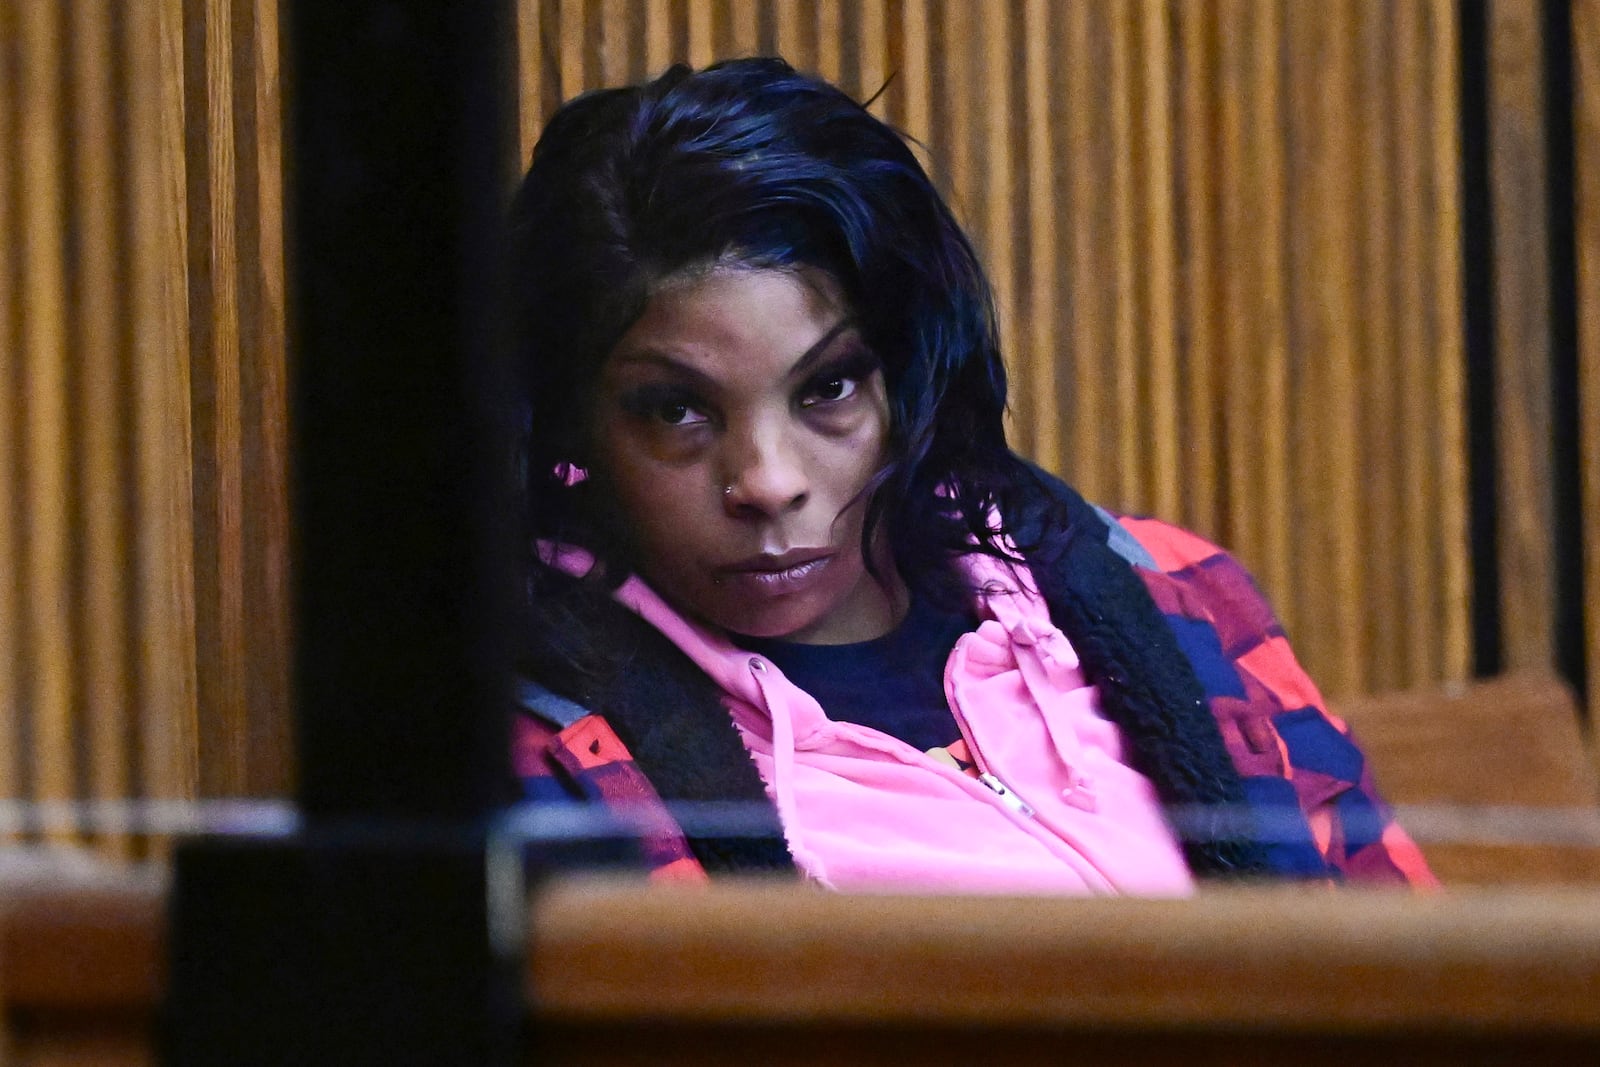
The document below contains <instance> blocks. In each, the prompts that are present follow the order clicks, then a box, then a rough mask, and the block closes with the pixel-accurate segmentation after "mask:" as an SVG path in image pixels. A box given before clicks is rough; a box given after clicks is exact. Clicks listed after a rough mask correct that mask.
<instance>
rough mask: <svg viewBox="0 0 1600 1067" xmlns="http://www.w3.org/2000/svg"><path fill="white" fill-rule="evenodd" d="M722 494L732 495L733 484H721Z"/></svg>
mask: <svg viewBox="0 0 1600 1067" xmlns="http://www.w3.org/2000/svg"><path fill="white" fill-rule="evenodd" d="M722 495H723V496H732V495H733V486H731V485H725V486H723V487H722Z"/></svg>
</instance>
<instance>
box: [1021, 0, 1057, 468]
mask: <svg viewBox="0 0 1600 1067" xmlns="http://www.w3.org/2000/svg"><path fill="white" fill-rule="evenodd" d="M1050 13H1051V8H1050V5H1049V4H1048V3H1046V2H1045V0H1028V3H1027V6H1026V7H1025V8H1024V10H1023V29H1022V33H1023V41H1024V43H1025V44H1024V52H1023V70H1024V73H1023V86H1024V88H1023V94H1022V95H1023V99H1024V100H1025V101H1026V105H1027V108H1028V133H1027V167H1028V202H1027V218H1028V224H1029V227H1028V228H1029V235H1028V237H1029V239H1028V263H1027V270H1026V271H1025V272H1024V277H1025V278H1026V279H1027V281H1026V287H1027V294H1026V295H1027V299H1026V301H1025V303H1024V304H1023V306H1024V307H1025V308H1026V311H1025V314H1026V315H1027V322H1026V324H1025V329H1026V334H1025V336H1026V337H1027V349H1026V350H1027V352H1028V353H1029V354H1030V356H1031V358H1029V359H1028V360H1027V361H1026V363H1025V364H1024V369H1025V370H1026V371H1027V374H1026V376H1025V380H1026V383H1027V386H1026V388H1027V392H1028V394H1029V397H1030V402H1029V410H1030V412H1031V424H1032V428H1033V433H1032V435H1031V440H1030V441H1029V442H1028V445H1029V451H1030V452H1032V454H1033V455H1035V456H1038V457H1040V459H1041V461H1042V462H1044V463H1046V464H1049V465H1051V466H1056V465H1057V464H1059V462H1060V452H1061V416H1060V411H1059V410H1058V408H1057V406H1056V403H1055V399H1056V396H1057V392H1058V390H1059V382H1058V380H1057V376H1056V370H1057V367H1058V366H1059V361H1058V359H1057V358H1056V352H1057V349H1058V344H1057V323H1058V322H1059V321H1060V319H1061V311H1060V308H1059V306H1058V290H1059V288H1060V285H1059V280H1058V277H1057V275H1058V270H1057V256H1056V253H1057V243H1058V241H1059V234H1058V229H1057V225H1056V189H1055V145H1054V139H1053V132H1054V122H1053V119H1052V108H1051V103H1052V99H1051V97H1052V93H1051V87H1050V63H1051V47H1050V44H1051V41H1052V40H1053V38H1052V29H1053V27H1052V26H1051V24H1050ZM1046 353H1048V356H1047V355H1046ZM1018 377H1019V379H1021V378H1024V376H1023V375H1018Z"/></svg>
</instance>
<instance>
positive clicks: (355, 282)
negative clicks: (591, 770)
mask: <svg viewBox="0 0 1600 1067" xmlns="http://www.w3.org/2000/svg"><path fill="white" fill-rule="evenodd" d="M505 6H506V5H504V4H502V3H497V2H493V0H475V2H464V3H437V2H422V0H414V2H409V3H405V2H397V0H339V2H338V3H297V4H291V5H289V7H288V11H289V12H290V24H289V26H288V27H287V29H288V31H289V32H288V33H287V34H286V38H285V39H286V40H287V42H288V43H289V45H290V48H291V49H292V51H291V53H290V55H289V56H288V57H287V60H288V64H287V65H288V66H289V68H290V70H291V72H292V76H293V79H294V83H293V86H292V92H291V113H292V115H293V124H292V126H293V131H294V134H293V141H292V149H291V153H292V154H291V159H292V167H293V176H294V183H293V194H292V196H293V203H292V218H293V223H294V224H293V230H292V233H291V242H290V247H291V250H292V256H293V280H294V283H295V285H294V292H293V299H294V333H293V336H294V338H295V341H296V345H295V354H294V367H293V376H294V383H295V385H294V409H293V423H294V440H295V447H296V452H295V460H296V467H295V469H296V482H295V490H296V492H295V498H294V504H295V508H294V515H295V521H296V530H297V535H298V550H299V554H298V563H297V567H298V581H297V586H298V603H297V615H296V637H295V645H296V652H295V677H296V685H297V692H296V700H297V702H298V708H297V718H298V723H299V737H300V789H299V795H300V802H301V804H302V806H303V808H304V810H305V812H306V813H307V815H309V816H311V817H313V818H316V817H323V816H338V815H345V814H353V813H370V812H378V811H382V812H387V813H393V814H416V815H425V816H436V815H473V814H477V813H479V812H482V811H483V810H485V809H486V808H488V807H489V806H491V805H492V804H493V803H494V802H495V800H496V799H497V795H496V793H495V792H494V790H495V788H496V787H497V786H498V785H499V784H500V781H499V779H498V778H497V777H496V773H495V772H497V771H498V772H500V773H502V774H503V773H504V768H505V766H506V761H507V756H506V752H507V745H506V738H505V732H506V728H505V725H504V719H503V717H494V716H489V715H484V714H480V712H481V711H482V710H483V709H486V708H491V707H493V708H497V709H498V708H502V707H504V706H505V701H504V699H503V695H504V694H503V692H502V689H503V688H504V686H505V670H504V666H505V660H506V655H505V651H504V649H505V644H506V641H507V639H508V638H507V635H508V634H509V632H510V628H509V626H508V625H507V624H506V618H505V612H504V610H503V608H502V604H503V602H504V601H505V599H506V597H507V596H508V595H509V590H510V581H509V578H510V573H509V568H508V566H507V563H506V556H507V553H506V551H505V538H504V537H503V536H501V535H499V534H498V532H497V531H499V530H502V529H505V528H506V527H507V526H508V525H509V521H508V520H509V519H510V517H511V516H512V514H513V511H512V509H511V507H510V506H509V503H510V501H509V499H508V496H507V494H506V492H505V482H506V478H507V476H508V475H509V473H510V467H509V465H508V464H507V463H506V462H502V460H503V458H504V455H505V448H504V445H503V443H502V442H503V439H504V436H505V435H504V434H503V433H498V434H497V432H496V430H497V428H498V427H497V425H496V424H497V422H499V421H501V420H499V419H498V418H497V411H496V394H497V393H498V395H499V396H501V397H504V396H507V395H509V390H508V389H506V388H505V385H504V383H503V382H502V381H500V380H499V379H500V378H501V377H503V375H501V373H500V372H499V370H498V368H497V363H498V361H497V360H496V359H495V358H494V357H495V355H496V352H495V348H496V344H495V331H494V328H493V324H494V323H495V322H496V304H497V299H496V297H497V294H496V285H495V274H496V272H495V270H494V264H495V263H496V262H497V259H498V257H497V254H496V246H495V240H496V236H497V234H498V232H499V231H500V229H501V228H502V223H501V219H502V217H503V214H502V211H503V206H504V201H503V197H502V195H501V190H502V189H503V186H504V179H505V177H506V174H507V168H506V165H505V163H506V152H505V149H506V144H507V138H506V137H505V136H504V131H505V129H506V126H507V124H506V123H505V121H504V116H505V114H506V111H507V107H506V105H507V103H509V101H505V100H504V99H503V95H504V93H505V92H506V90H507V89H508V88H509V81H508V79H506V78H504V77H502V74H503V72H504V71H505V63H504V60H503V57H504V55H505V53H506V50H507V46H508V45H509V44H510V42H511V36H510V32H509V31H510V27H509V25H508V24H506V20H505V19H503V18H502V17H501V15H502V9H503V8H504V7H505Z"/></svg>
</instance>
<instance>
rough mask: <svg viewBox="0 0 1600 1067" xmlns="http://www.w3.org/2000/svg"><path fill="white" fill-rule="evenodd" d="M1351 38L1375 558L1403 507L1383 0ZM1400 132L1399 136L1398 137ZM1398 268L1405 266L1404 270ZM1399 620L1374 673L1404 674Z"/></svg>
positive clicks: (1371, 6) (1387, 628)
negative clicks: (1394, 430) (1361, 88)
mask: <svg viewBox="0 0 1600 1067" xmlns="http://www.w3.org/2000/svg"><path fill="white" fill-rule="evenodd" d="M1357 18H1358V29H1357V32H1356V40H1357V42H1358V47H1359V50H1360V52H1359V61H1360V64H1361V66H1360V78H1361V84H1363V85H1365V86H1368V87H1370V89H1371V90H1372V91H1368V92H1364V93H1362V94H1361V96H1360V99H1359V101H1358V104H1359V106H1360V119H1359V122H1360V126H1359V130H1360V136H1361V140H1360V144H1359V149H1360V154H1359V157H1358V158H1359V162H1360V171H1359V181H1360V186H1361V196H1360V199H1361V206H1362V218H1361V222H1362V233H1361V240H1360V245H1361V260H1360V277H1359V279H1358V282H1359V284H1360V287H1361V291H1360V303H1361V307H1362V308H1363V309H1364V314H1363V315H1362V316H1361V321H1360V323H1359V324H1358V326H1359V336H1360V344H1361V349H1362V354H1363V358H1364V360H1365V365H1364V367H1363V373H1362V375H1361V396H1360V403H1361V408H1362V411H1363V416H1364V417H1363V419H1362V431H1361V434H1360V440H1361V442H1362V452H1361V455H1360V457H1359V458H1360V462H1361V464H1362V468H1363V470H1364V472H1365V478H1366V483H1367V487H1366V493H1367V496H1368V499H1369V500H1370V501H1371V504H1370V506H1369V507H1368V508H1367V509H1366V514H1365V515H1364V516H1363V533H1364V536H1363V538H1362V543H1361V550H1362V553H1363V555H1364V557H1365V558H1367V559H1378V558H1381V555H1382V554H1383V553H1385V552H1387V551H1389V546H1390V545H1392V544H1395V543H1396V539H1397V535H1398V531H1397V529H1396V524H1397V523H1398V521H1399V517H1400V515H1401V513H1402V512H1401V508H1402V505H1403V501H1402V497H1401V495H1400V491H1399V468H1400V463H1399V459H1400V457H1399V455H1398V453H1397V450H1396V449H1395V448H1394V440H1393V437H1392V435H1390V434H1389V433H1388V432H1387V431H1388V428H1389V427H1390V426H1393V425H1394V423H1395V411H1396V401H1397V399H1398V396H1399V390H1398V389H1397V388H1396V387H1395V384H1394V376H1395V363H1396V361H1395V359H1394V353H1395V343H1394V333H1395V321H1394V320H1395V308H1394V303H1395V301H1394V291H1395V273H1396V272H1395V270H1393V269H1392V267H1393V257H1392V254H1391V253H1392V249H1393V247H1394V235H1393V231H1392V226H1391V223H1392V222H1393V220H1394V218H1395V215H1396V212H1395V205H1396V200H1397V197H1396V196H1395V195H1394V189H1395V184H1396V183H1395V182H1394V180H1393V174H1394V167H1395V155H1394V142H1395V139H1396V134H1395V130H1394V126H1395V124H1394V123H1393V122H1392V121H1391V117H1392V116H1393V115H1394V113H1395V90H1394V79H1393V77H1392V72H1393V49H1392V48H1391V42H1392V41H1393V39H1394V28H1393V23H1394V19H1393V18H1392V17H1391V13H1390V10H1389V8H1388V6H1387V5H1386V4H1384V3H1383V2H1382V0H1362V3H1361V4H1360V5H1359V9H1358V14H1357ZM1406 135H1407V134H1405V133H1402V134H1400V135H1399V136H1401V137H1404V136H1406ZM1402 269H1404V268H1402ZM1399 577H1400V575H1399V574H1398V573H1397V572H1396V571H1395V570H1394V569H1393V568H1378V569H1375V570H1374V571H1373V572H1372V573H1371V574H1370V575H1369V578H1370V581H1369V583H1368V589H1369V591H1370V594H1371V595H1372V596H1374V597H1377V598H1380V599H1382V600H1386V601H1387V602H1389V603H1399V602H1400V599H1399V598H1400V593H1401V591H1400V588H1399V582H1398V579H1399ZM1401 622H1402V619H1401V617H1400V616H1399V615H1398V614H1397V613H1394V612H1381V613H1378V615H1377V616H1376V617H1375V618H1374V619H1373V620H1372V625H1371V627H1370V629H1371V632H1372V640H1371V641H1370V642H1369V643H1368V645H1367V648H1366V655H1367V658H1368V662H1369V664H1370V666H1371V669H1372V672H1373V674H1374V675H1375V676H1377V677H1398V676H1400V674H1401V673H1402V669H1403V668H1402V664H1403V655H1402V652H1403V649H1402V634H1401V632H1400V623H1401Z"/></svg>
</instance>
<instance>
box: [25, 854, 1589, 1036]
mask: <svg viewBox="0 0 1600 1067" xmlns="http://www.w3.org/2000/svg"><path fill="white" fill-rule="evenodd" d="M164 900H165V883H164V879H163V878H162V877H161V876H160V875H159V874H156V873H153V872H148V871H146V872H142V873H140V874H138V875H136V876H131V877H128V878H125V879H112V880H108V881H105V882H103V883H99V884H90V885H65V886H63V885H60V884H44V883H40V884H34V885H23V886H19V885H16V884H13V883H4V884H0V992H3V995H4V997H5V1001H6V1005H7V1007H8V1009H11V1010H44V1011H51V1010H69V1011H96V1010H105V1011H124V1012H126V1011H136V1012H137V1011H149V1012H154V1011H155V1009H156V1007H157V1005H158V1004H159V1002H160V999H161V997H162V995H163V992H164V985H165V970H166V961H165V931H166V920H165V911H164V909H165V903H164ZM531 920H532V921H531V931H530V935H529V939H528V944H529V954H528V960H527V964H526V970H525V978H526V994H527V998H528V1003H529V1005H530V1006H531V1009H532V1017H533V1021H534V1022H535V1024H538V1023H539V1022H541V1021H543V1022H549V1023H554V1024H576V1025H587V1024H589V1023H593V1022H602V1021H605V1020H616V1021H622V1020H630V1021H635V1022H648V1021H652V1020H653V1021H659V1022H668V1023H672V1022H678V1023H705V1024H721V1023H735V1024H738V1023H755V1024H774V1023H775V1024H784V1023H800V1024H804V1023H810V1022H817V1021H819V1020H828V1021H833V1022H837V1023H846V1024H857V1023H859V1024H879V1023H884V1024H894V1025H901V1024H914V1025H942V1026H962V1025H982V1026H990V1027H993V1026H1014V1027H1029V1026H1044V1027H1067V1028H1071V1027H1085V1028H1087V1027H1101V1028H1104V1027H1126V1026H1129V1025H1139V1026H1142V1027H1172V1028H1196V1027H1200V1028H1207V1029H1225V1028H1232V1029H1239V1030H1243V1031H1247V1032H1257V1033H1265V1032H1282V1033H1295V1032H1335V1031H1346V1032H1350V1031H1361V1030H1367V1031H1371V1030H1378V1031H1394V1032H1404V1031H1414V1032H1427V1031H1436V1030H1438V1029H1440V1028H1444V1027H1448V1028H1452V1029H1463V1028H1464V1029H1468V1030H1474V1031H1479V1032H1506V1033H1522V1032H1535V1031H1538V1032H1550V1033H1577V1034H1589V1035H1595V1036H1597V1037H1600V892H1595V891H1593V890H1562V889H1539V890H1515V891H1489V890H1456V891H1450V892H1441V893H1435V894H1428V895H1421V896H1413V895H1410V894H1404V893H1372V892H1358V891H1349V890H1346V891H1340V892H1329V891H1311V890H1296V889H1290V888H1284V887H1272V888H1260V889H1238V890H1213V891H1210V892H1207V893H1206V894H1204V895H1202V896H1200V897H1199V898H1197V899H1194V900H1191V901H1154V900H1062V899H1048V898H1027V899H1018V898H993V899H987V898H972V897H931V896H930V897H873V896H839V895H834V894H829V893H823V892H818V891H814V890H809V889H805V888H802V887H799V886H794V885H775V884H770V883H760V882H753V883H730V884H717V885H713V886H710V887H696V888H672V887H660V886H655V887H650V886H645V885H642V884H639V883H623V882H616V881H603V880H595V879H572V880H564V881H558V882H555V883H552V884H550V885H548V886H546V887H545V888H543V889H542V890H540V891H539V892H538V893H537V894H536V896H535V898H534V900H533V903H532V908H531Z"/></svg>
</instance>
